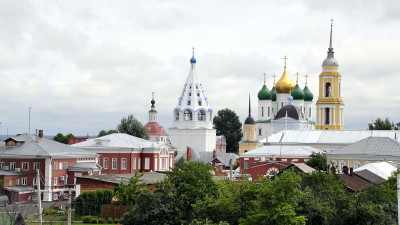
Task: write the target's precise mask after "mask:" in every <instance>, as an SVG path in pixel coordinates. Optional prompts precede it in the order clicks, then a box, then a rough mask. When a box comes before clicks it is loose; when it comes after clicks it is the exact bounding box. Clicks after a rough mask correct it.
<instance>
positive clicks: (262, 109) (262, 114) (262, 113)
mask: <svg viewBox="0 0 400 225" xmlns="http://www.w3.org/2000/svg"><path fill="white" fill-rule="evenodd" d="M261 116H262V117H264V107H261Z"/></svg>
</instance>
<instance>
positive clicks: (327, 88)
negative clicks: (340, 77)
mask: <svg viewBox="0 0 400 225" xmlns="http://www.w3.org/2000/svg"><path fill="white" fill-rule="evenodd" d="M325 97H331V83H329V82H328V83H326V84H325Z"/></svg>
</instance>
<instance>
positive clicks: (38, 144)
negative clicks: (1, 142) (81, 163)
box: [0, 134, 98, 158]
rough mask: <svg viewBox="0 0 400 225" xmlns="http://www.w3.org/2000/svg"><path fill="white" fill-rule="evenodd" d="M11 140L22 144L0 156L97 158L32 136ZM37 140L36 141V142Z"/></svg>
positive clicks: (20, 136)
mask: <svg viewBox="0 0 400 225" xmlns="http://www.w3.org/2000/svg"><path fill="white" fill-rule="evenodd" d="M11 139H13V140H15V141H19V142H23V143H21V144H20V145H18V146H7V147H6V148H5V150H4V151H2V152H1V155H0V157H1V156H3V157H4V156H15V157H19V156H27V157H39V158H47V157H58V158H60V157H63V158H76V157H97V156H98V155H97V154H96V153H93V152H89V151H86V150H83V149H79V148H75V147H72V146H70V145H66V144H62V143H59V142H57V141H53V140H50V139H47V138H41V137H37V138H36V135H33V134H21V135H19V136H15V137H12V138H11ZM36 140H37V141H36Z"/></svg>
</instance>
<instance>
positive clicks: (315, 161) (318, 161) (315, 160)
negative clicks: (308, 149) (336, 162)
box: [305, 152, 329, 172]
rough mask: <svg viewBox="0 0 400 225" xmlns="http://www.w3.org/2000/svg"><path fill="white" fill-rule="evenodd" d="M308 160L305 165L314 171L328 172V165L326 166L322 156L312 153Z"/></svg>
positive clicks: (324, 158)
mask: <svg viewBox="0 0 400 225" xmlns="http://www.w3.org/2000/svg"><path fill="white" fill-rule="evenodd" d="M310 158H311V159H310V160H308V161H307V162H306V163H305V164H306V165H308V166H310V167H312V168H314V169H316V170H319V171H321V170H322V171H325V172H327V171H329V170H328V165H327V164H326V157H325V156H324V155H322V154H321V153H315V152H313V153H312V154H311V155H310Z"/></svg>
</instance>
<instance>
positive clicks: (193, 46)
mask: <svg viewBox="0 0 400 225" xmlns="http://www.w3.org/2000/svg"><path fill="white" fill-rule="evenodd" d="M192 50H193V55H194V46H193V48H192Z"/></svg>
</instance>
